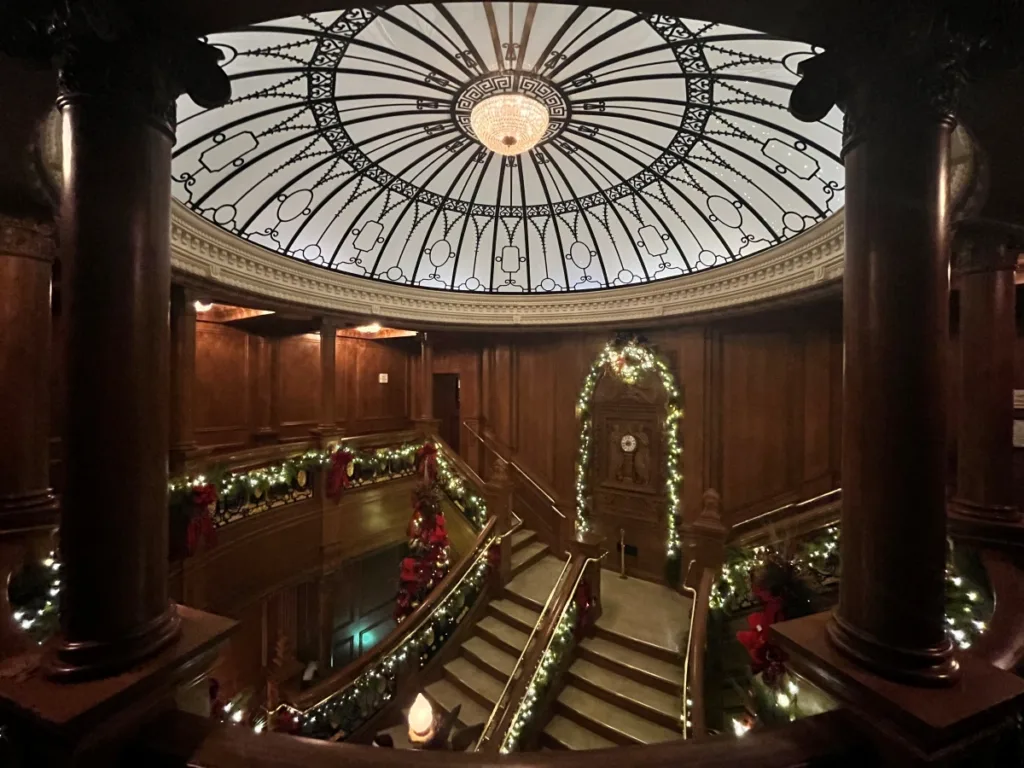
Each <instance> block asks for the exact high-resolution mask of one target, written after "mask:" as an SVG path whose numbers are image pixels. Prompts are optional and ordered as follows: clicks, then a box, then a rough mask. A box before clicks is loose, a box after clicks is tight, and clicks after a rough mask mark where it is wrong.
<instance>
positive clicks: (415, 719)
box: [408, 693, 434, 747]
mask: <svg viewBox="0 0 1024 768" xmlns="http://www.w3.org/2000/svg"><path fill="white" fill-rule="evenodd" d="M408 719H409V741H410V742H412V744H413V745H414V746H420V747H422V746H424V745H426V744H427V743H429V742H430V740H431V739H432V738H434V710H433V709H431V707H430V702H429V701H427V697H426V696H424V695H423V694H422V693H419V694H417V695H416V701H414V702H413V703H412V707H410V708H409V718H408Z"/></svg>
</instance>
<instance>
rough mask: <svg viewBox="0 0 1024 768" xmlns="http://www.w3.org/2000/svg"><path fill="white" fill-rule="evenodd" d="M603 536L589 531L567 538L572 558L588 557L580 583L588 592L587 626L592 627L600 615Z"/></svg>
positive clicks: (603, 550) (603, 551)
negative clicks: (588, 560) (589, 603)
mask: <svg viewBox="0 0 1024 768" xmlns="http://www.w3.org/2000/svg"><path fill="white" fill-rule="evenodd" d="M605 551H606V550H605V547H604V536H600V535H598V534H596V533H593V532H591V531H587V532H585V533H578V534H576V535H575V536H573V538H572V539H570V540H569V554H570V555H572V556H573V557H574V558H589V559H590V562H588V563H587V564H586V566H585V570H584V572H583V579H582V580H581V581H580V585H581V586H582V585H583V584H586V585H587V590H588V591H589V593H590V602H591V606H590V613H589V614H588V615H587V617H586V618H587V624H586V625H587V626H588V627H593V626H594V622H596V621H597V620H598V619H599V618H600V617H601V607H602V602H601V556H602V555H603V554H604V553H605Z"/></svg>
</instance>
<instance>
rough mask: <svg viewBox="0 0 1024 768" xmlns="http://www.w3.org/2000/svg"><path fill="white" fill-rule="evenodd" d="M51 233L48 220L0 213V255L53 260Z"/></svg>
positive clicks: (52, 230) (52, 232)
mask: <svg viewBox="0 0 1024 768" xmlns="http://www.w3.org/2000/svg"><path fill="white" fill-rule="evenodd" d="M53 234H54V226H53V224H52V223H50V222H46V221H38V220H35V219H27V218H20V217H15V216H8V215H6V214H2V213H0V256H17V257H20V258H25V259H36V260H37V261H53V259H54V255H55V248H54V237H53Z"/></svg>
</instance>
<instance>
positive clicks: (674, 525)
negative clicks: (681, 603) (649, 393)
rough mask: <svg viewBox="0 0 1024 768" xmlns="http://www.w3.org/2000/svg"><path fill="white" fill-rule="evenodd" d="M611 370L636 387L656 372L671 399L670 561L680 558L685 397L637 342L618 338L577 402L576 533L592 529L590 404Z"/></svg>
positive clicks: (667, 449) (594, 367)
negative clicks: (589, 512)
mask: <svg viewBox="0 0 1024 768" xmlns="http://www.w3.org/2000/svg"><path fill="white" fill-rule="evenodd" d="M606 369H607V370H608V371H611V372H612V373H614V374H615V375H617V376H619V377H620V378H621V379H622V380H623V381H625V382H626V383H627V384H635V383H636V382H637V381H638V380H639V379H640V378H641V377H642V376H644V375H646V374H648V373H652V372H653V373H656V374H657V375H658V378H659V379H660V380H661V384H662V386H663V387H664V389H665V394H666V395H667V397H668V402H667V403H666V414H665V424H664V427H665V428H664V434H665V463H666V473H665V474H666V480H665V492H666V496H667V499H668V514H667V515H666V517H667V518H668V532H667V533H668V536H667V550H668V556H669V558H678V557H679V526H678V522H679V506H680V499H679V494H680V485H681V484H682V481H683V475H682V467H681V464H682V455H683V447H682V444H681V441H680V438H679V419H680V418H682V416H683V405H682V397H681V395H680V392H679V388H678V386H677V385H676V381H675V377H674V376H673V375H672V371H671V369H670V368H669V366H668V364H667V363H666V362H665V361H664V360H663V359H662V358H661V356H659V355H657V354H656V353H655V352H654V351H653V350H652V349H651V348H650V347H648V346H647V345H646V344H644V343H642V342H640V341H638V340H637V339H634V338H630V339H628V340H623V339H616V340H615V341H614V342H612V343H611V344H609V345H608V346H606V347H605V348H604V350H602V352H601V354H600V355H598V357H597V359H596V360H595V361H594V364H593V365H592V366H590V371H589V372H588V373H587V378H586V379H585V380H584V382H583V389H582V391H581V392H580V396H579V399H578V400H577V402H576V417H577V418H578V419H580V422H581V423H580V447H579V453H578V454H577V457H576V530H577V531H579V532H581V533H583V532H585V531H587V530H589V528H590V526H589V521H588V520H587V499H586V484H587V469H588V467H589V465H590V452H591V442H592V440H593V419H592V417H591V414H590V404H591V401H592V399H593V397H594V390H595V388H596V387H597V383H598V381H600V380H601V376H602V375H603V374H604V373H605V372H606Z"/></svg>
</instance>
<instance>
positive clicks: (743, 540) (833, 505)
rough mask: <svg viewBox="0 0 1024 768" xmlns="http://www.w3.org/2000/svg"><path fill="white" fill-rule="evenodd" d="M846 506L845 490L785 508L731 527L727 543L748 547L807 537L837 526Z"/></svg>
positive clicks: (785, 506)
mask: <svg viewBox="0 0 1024 768" xmlns="http://www.w3.org/2000/svg"><path fill="white" fill-rule="evenodd" d="M842 503H843V489H842V488H836V489H834V490H831V491H829V492H828V493H823V494H821V495H820V496H815V497H814V498H811V499H805V500H804V501H797V502H794V503H792V504H784V505H783V506H781V507H777V508H776V509H773V510H771V511H769V512H765V513H763V514H760V515H757V516H756V517H752V518H750V519H749V520H744V521H743V522H742V523H737V524H736V525H734V526H732V529H731V530H730V531H729V537H728V539H727V541H726V543H727V544H729V545H730V546H735V547H746V546H752V545H755V544H760V543H764V542H765V541H767V540H770V539H772V538H783V537H785V536H787V535H788V536H805V535H807V534H808V533H812V532H814V531H816V530H819V529H821V528H826V527H828V526H829V525H832V524H833V523H835V521H836V520H837V519H838V516H839V511H840V509H841V508H842Z"/></svg>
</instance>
